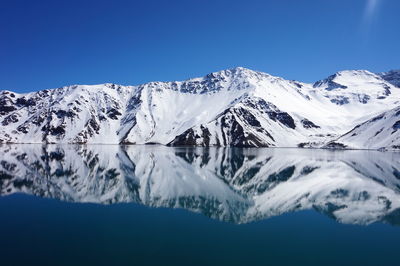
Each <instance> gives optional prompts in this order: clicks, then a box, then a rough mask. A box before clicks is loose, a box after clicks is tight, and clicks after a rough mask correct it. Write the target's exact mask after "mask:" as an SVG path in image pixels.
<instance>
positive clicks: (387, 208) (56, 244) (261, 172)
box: [0, 145, 400, 265]
mask: <svg viewBox="0 0 400 266" xmlns="http://www.w3.org/2000/svg"><path fill="white" fill-rule="evenodd" d="M0 156H1V157H0V188H1V195H2V196H1V197H0V213H1V219H0V236H1V237H0V260H1V265H398V264H399V263H398V260H399V259H398V257H397V250H398V248H397V246H398V241H399V239H400V228H399V226H398V225H399V224H400V223H399V221H400V219H399V217H400V215H399V214H398V213H399V211H398V210H399V206H400V189H399V188H400V186H399V184H400V180H399V178H400V177H399V175H398V169H400V160H398V159H399V154H396V153H381V152H366V151H346V152H343V151H342V152H332V151H319V150H297V149H199V148H198V149H191V148H168V147H158V146H151V147H148V146H146V147H135V146H129V147H122V146H93V147H90V146H89V147H86V146H46V147H42V146H37V145H13V146H1V147H0Z"/></svg>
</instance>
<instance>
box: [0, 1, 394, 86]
mask: <svg viewBox="0 0 400 266" xmlns="http://www.w3.org/2000/svg"><path fill="white" fill-rule="evenodd" d="M399 11H400V1H399V0H274V1H267V0H264V1H251V0H246V1H234V0H220V1H218V0H214V1H211V0H198V1H195V0H182V1H176V0H165V1H154V0H146V1H117V0H114V1H111V0H110V1H101V0H96V1H85V0H79V1H75V0H68V1H54V0H51V1H50V0H49V1H40V0H36V1H31V0H29V1H28V0H27V1H19V0H1V1H0V89H10V90H15V91H18V92H26V91H32V90H39V89H45V88H55V87H60V86H64V85H70V84H98V83H105V82H112V83H118V84H126V85H135V84H140V83H144V82H147V81H169V80H182V79H187V78H190V77H197V76H203V75H205V74H207V73H209V72H212V71H218V70H222V69H226V68H232V67H235V66H244V67H248V68H251V69H254V70H259V71H263V72H268V73H270V74H273V75H278V76H282V77H284V78H287V79H297V80H301V81H307V82H313V81H315V80H318V79H321V78H324V77H326V76H328V75H330V74H332V73H334V72H336V71H338V70H344V69H368V70H371V71H386V70H389V69H398V68H400V15H399Z"/></svg>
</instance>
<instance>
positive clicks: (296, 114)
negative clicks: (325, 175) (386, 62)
mask: <svg viewBox="0 0 400 266" xmlns="http://www.w3.org/2000/svg"><path fill="white" fill-rule="evenodd" d="M392 76H393V75H392V74H391V76H390V77H391V78H387V76H385V75H383V74H379V75H378V74H373V73H371V72H368V71H342V72H338V73H336V74H335V75H332V76H330V77H328V78H327V79H324V80H321V81H318V82H316V83H315V84H306V83H302V82H297V81H288V80H284V79H282V78H279V77H274V76H271V75H268V74H266V73H261V72H256V71H252V70H249V69H245V68H241V67H238V68H234V69H230V70H223V71H220V72H214V73H211V74H208V75H206V76H205V77H202V78H195V79H190V80H186V81H182V82H150V83H147V84H143V85H139V86H121V85H115V84H101V85H90V86H89V85H75V86H68V87H63V88H58V89H54V90H43V91H39V92H34V93H28V94H17V93H13V92H10V91H1V92H0V123H1V125H2V126H1V128H0V142H3V143H43V142H44V143H109V144H110V143H111V144H116V143H132V144H146V143H147V144H148V143H159V144H164V145H167V144H170V145H199V146H209V145H217V146H251V147H260V146H268V147H297V146H300V147H310V146H311V147H321V146H323V145H325V144H326V143H328V142H330V141H332V140H334V139H337V138H338V137H340V136H341V135H343V134H345V133H346V132H348V131H349V130H351V129H352V128H353V127H354V126H355V125H357V124H359V123H361V122H364V121H366V120H368V119H370V118H371V117H373V116H375V115H377V114H379V113H382V112H384V111H387V110H389V109H391V108H395V107H397V106H398V105H399V102H400V89H399V88H397V87H396V86H395V84H396V83H394V82H393V80H394V78H393V77H392ZM385 77H386V78H385Z"/></svg>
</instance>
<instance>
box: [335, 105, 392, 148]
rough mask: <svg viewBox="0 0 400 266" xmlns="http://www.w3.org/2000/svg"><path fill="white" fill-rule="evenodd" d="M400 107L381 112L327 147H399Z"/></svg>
mask: <svg viewBox="0 0 400 266" xmlns="http://www.w3.org/2000/svg"><path fill="white" fill-rule="evenodd" d="M399 144H400V107H397V108H394V109H392V110H389V111H387V112H383V113H381V114H379V115H377V116H375V117H373V118H371V119H369V120H367V121H365V122H363V123H361V124H359V125H357V126H356V127H355V128H354V129H352V130H351V131H349V132H348V133H346V134H344V135H343V136H341V137H340V138H338V139H337V140H335V141H332V142H331V143H329V144H328V145H327V146H328V147H342V148H353V149H354V148H355V149H400V145H399Z"/></svg>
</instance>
